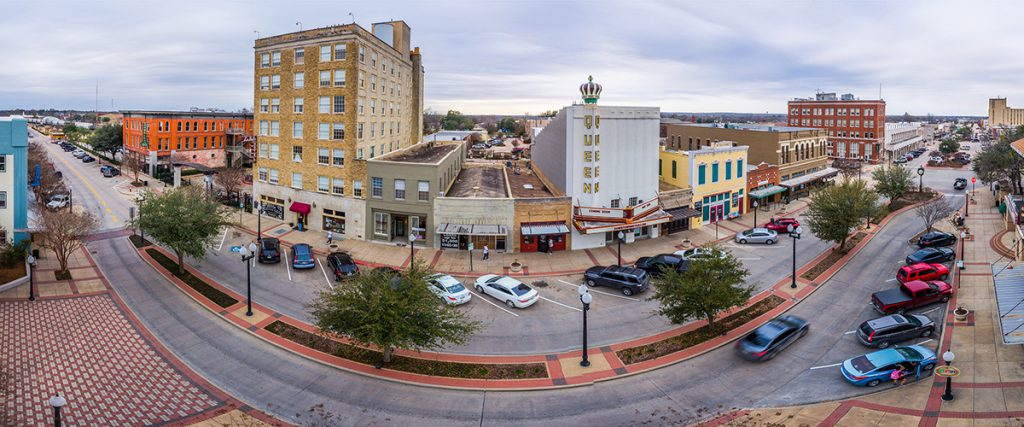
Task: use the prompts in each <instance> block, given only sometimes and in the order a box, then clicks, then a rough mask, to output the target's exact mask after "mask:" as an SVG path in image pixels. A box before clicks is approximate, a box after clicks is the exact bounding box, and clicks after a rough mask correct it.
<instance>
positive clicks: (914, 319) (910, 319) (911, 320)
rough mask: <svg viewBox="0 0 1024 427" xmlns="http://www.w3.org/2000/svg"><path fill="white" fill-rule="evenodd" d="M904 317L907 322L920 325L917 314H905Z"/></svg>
mask: <svg viewBox="0 0 1024 427" xmlns="http://www.w3.org/2000/svg"><path fill="white" fill-rule="evenodd" d="M906 319H907V323H910V324H911V325H914V326H921V319H918V318H917V316H906Z"/></svg>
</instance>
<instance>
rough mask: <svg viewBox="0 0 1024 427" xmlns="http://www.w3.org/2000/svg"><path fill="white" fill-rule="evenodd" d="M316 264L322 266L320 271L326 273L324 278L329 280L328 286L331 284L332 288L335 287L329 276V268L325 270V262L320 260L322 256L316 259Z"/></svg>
mask: <svg viewBox="0 0 1024 427" xmlns="http://www.w3.org/2000/svg"><path fill="white" fill-rule="evenodd" d="M316 264H317V265H319V266H320V271H322V272H323V273H324V280H326V281H327V286H330V287H331V289H334V283H331V279H328V278H327V270H324V263H322V262H320V258H317V259H316Z"/></svg>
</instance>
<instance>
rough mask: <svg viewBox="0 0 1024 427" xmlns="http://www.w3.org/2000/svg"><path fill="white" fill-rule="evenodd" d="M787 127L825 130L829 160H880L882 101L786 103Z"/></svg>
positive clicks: (806, 101) (883, 112)
mask: <svg viewBox="0 0 1024 427" xmlns="http://www.w3.org/2000/svg"><path fill="white" fill-rule="evenodd" d="M787 119H788V124H789V125H790V126H810V127H815V128H821V129H825V130H826V131H828V140H829V157H833V158H858V159H860V158H866V159H867V160H868V161H870V162H872V163H877V162H879V161H881V160H882V159H883V157H884V147H883V146H882V145H883V142H884V140H885V101H883V100H831V99H829V100H815V99H796V100H792V101H789V111H788V116H787Z"/></svg>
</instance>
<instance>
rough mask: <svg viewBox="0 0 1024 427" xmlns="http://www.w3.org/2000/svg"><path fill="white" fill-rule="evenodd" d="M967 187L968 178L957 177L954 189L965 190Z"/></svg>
mask: <svg viewBox="0 0 1024 427" xmlns="http://www.w3.org/2000/svg"><path fill="white" fill-rule="evenodd" d="M965 188H967V178H957V179H956V181H953V189H954V190H963V189H965Z"/></svg>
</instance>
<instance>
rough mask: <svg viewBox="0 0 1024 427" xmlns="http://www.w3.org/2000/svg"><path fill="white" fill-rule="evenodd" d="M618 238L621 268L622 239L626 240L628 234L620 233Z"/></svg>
mask: <svg viewBox="0 0 1024 427" xmlns="http://www.w3.org/2000/svg"><path fill="white" fill-rule="evenodd" d="M618 238H619V264H618V265H619V266H621V265H622V239H625V238H626V233H623V232H621V231H620V232H619V234H618Z"/></svg>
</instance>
